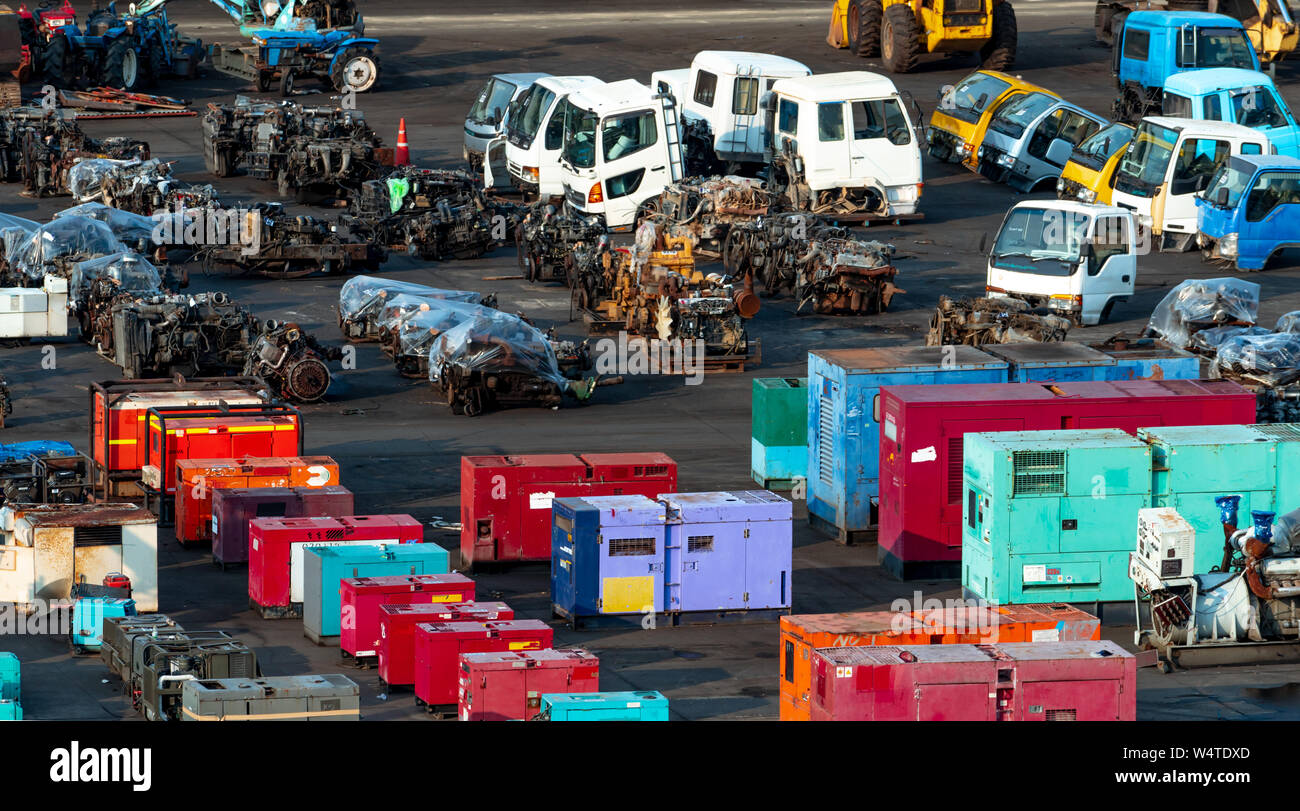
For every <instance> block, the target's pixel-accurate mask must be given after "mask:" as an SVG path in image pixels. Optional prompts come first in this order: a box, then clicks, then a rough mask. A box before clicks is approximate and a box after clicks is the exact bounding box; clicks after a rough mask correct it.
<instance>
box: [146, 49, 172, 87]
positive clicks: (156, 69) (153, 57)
mask: <svg viewBox="0 0 1300 811" xmlns="http://www.w3.org/2000/svg"><path fill="white" fill-rule="evenodd" d="M145 63H146V64H147V65H148V66H149V72H148V73H147V74H146V75H145V82H146V83H147V84H148V85H149V86H150V87H155V86H157V85H158V83H159V82H161V81H162V80H163V78H164V77H166V76H167V74H168V73H170V72H171V71H170V70H169V69H168V67H167V61H166V57H165V56H164V54H163V48H162V43H161V42H154V43H152V44H150V45H149V53H148V54H146V55H145Z"/></svg>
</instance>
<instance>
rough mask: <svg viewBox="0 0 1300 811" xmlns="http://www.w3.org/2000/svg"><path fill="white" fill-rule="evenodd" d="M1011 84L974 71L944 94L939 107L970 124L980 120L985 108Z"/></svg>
mask: <svg viewBox="0 0 1300 811" xmlns="http://www.w3.org/2000/svg"><path fill="white" fill-rule="evenodd" d="M1010 86H1011V85H1010V84H1009V83H1007V82H1005V81H1003V80H1002V79H999V78H998V77H996V76H990V75H989V74H987V73H978V72H977V73H972V74H971V75H969V76H967V77H966V78H965V79H962V80H961V81H960V82H958V83H957V86H956V87H954V88H953V89H952V90H950V91H949V92H948V93H946V94H944V97H943V99H942V101H941V102H940V104H939V109H940V110H942V111H943V112H944V113H947V114H948V115H950V116H952V117H953V118H957V119H960V120H962V121H965V122H967V123H969V124H973V123H975V122H976V121H978V120H979V117H980V116H981V115H982V114H983V113H984V110H985V109H986V108H987V107H988V106H989V105H990V104H992V103H993V101H994V100H995V99H997V98H998V97H999V96H1001V95H1002V94H1003V93H1005V92H1006V90H1007V88H1008V87H1010Z"/></svg>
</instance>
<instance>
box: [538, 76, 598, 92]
mask: <svg viewBox="0 0 1300 811" xmlns="http://www.w3.org/2000/svg"><path fill="white" fill-rule="evenodd" d="M533 84H537V85H541V86H542V87H544V88H546V89H547V90H554V91H555V92H557V93H572V92H573V91H574V90H577V89H578V88H579V87H587V86H589V85H594V84H601V81H600V79H597V78H596V77H595V76H545V77H543V78H541V79H538V80H537V81H535V82H533Z"/></svg>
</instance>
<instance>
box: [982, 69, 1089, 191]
mask: <svg viewBox="0 0 1300 811" xmlns="http://www.w3.org/2000/svg"><path fill="white" fill-rule="evenodd" d="M1106 124H1107V121H1106V119H1104V118H1102V117H1101V116H1099V115H1097V114H1096V113H1091V112H1088V111H1087V110H1085V109H1083V108H1082V107H1080V106H1078V105H1077V104H1071V103H1070V102H1068V101H1066V100H1064V99H1062V98H1060V97H1058V96H1053V95H1049V94H1047V93H1026V94H1025V95H1023V96H1020V97H1019V98H1017V99H1015V100H1014V101H1012V102H1010V103H1008V104H1004V105H1002V107H1001V108H999V110H998V112H997V113H996V114H995V115H994V116H993V120H992V121H990V122H989V127H988V133H987V134H986V135H985V136H984V142H983V143H982V144H980V146H979V148H978V149H977V150H976V153H975V157H976V158H977V160H978V161H979V173H980V174H981V175H983V176H984V177H986V178H988V179H989V180H992V181H993V182H995V183H1003V182H1005V183H1006V184H1007V185H1009V186H1011V187H1012V188H1014V189H1018V190H1019V191H1022V192H1029V191H1032V190H1033V189H1034V187H1036V186H1037V185H1038V184H1039V183H1042V182H1043V181H1045V180H1051V181H1055V180H1056V179H1057V178H1059V177H1060V176H1061V170H1063V169H1064V168H1065V164H1066V163H1067V162H1068V161H1069V160H1070V156H1071V155H1073V153H1074V148H1075V147H1077V146H1078V145H1079V144H1081V143H1083V142H1084V140H1085V139H1087V138H1088V137H1089V136H1090V135H1092V134H1093V133H1095V132H1097V131H1099V130H1100V129H1101V128H1102V127H1104V126H1106Z"/></svg>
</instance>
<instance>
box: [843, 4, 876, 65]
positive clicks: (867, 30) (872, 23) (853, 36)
mask: <svg viewBox="0 0 1300 811" xmlns="http://www.w3.org/2000/svg"><path fill="white" fill-rule="evenodd" d="M884 16H885V12H884V10H883V9H882V8H881V6H880V0H853V2H852V3H851V4H850V5H849V19H848V29H849V51H851V52H852V53H855V54H857V55H858V56H861V57H864V58H866V59H874V58H875V57H877V56H880V21H881V19H882V18H883V17H884Z"/></svg>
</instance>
